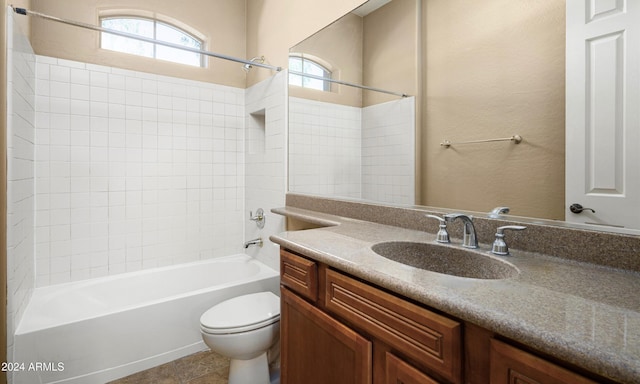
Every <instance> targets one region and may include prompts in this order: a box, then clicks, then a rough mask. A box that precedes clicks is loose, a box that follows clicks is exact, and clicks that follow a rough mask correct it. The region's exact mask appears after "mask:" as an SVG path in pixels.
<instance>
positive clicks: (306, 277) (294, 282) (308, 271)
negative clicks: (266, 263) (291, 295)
mask: <svg viewBox="0 0 640 384" xmlns="http://www.w3.org/2000/svg"><path fill="white" fill-rule="evenodd" d="M280 283H281V284H282V285H284V286H286V287H287V288H289V289H291V290H292V291H294V292H296V293H297V294H299V295H300V296H303V297H305V298H307V299H309V300H311V301H313V302H315V301H316V300H317V299H318V266H317V264H316V263H315V262H314V261H311V260H308V259H305V258H304V257H300V256H298V255H295V254H293V253H291V252H287V251H285V250H281V251H280Z"/></svg>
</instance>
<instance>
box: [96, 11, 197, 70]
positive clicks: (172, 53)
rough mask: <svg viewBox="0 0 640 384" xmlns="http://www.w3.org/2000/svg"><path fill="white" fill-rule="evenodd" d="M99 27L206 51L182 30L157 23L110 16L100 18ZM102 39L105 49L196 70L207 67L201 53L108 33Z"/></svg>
mask: <svg viewBox="0 0 640 384" xmlns="http://www.w3.org/2000/svg"><path fill="white" fill-rule="evenodd" d="M100 25H101V26H102V27H103V28H108V29H114V30H116V31H120V32H126V33H130V34H133V35H140V36H144V37H148V38H151V39H155V40H158V41H166V42H168V43H173V44H180V45H184V46H185V47H190V48H196V49H203V47H204V42H203V41H202V39H199V38H197V37H196V36H194V35H192V34H190V33H188V32H186V31H184V30H183V29H180V28H178V27H175V26H173V25H170V24H167V23H164V22H162V21H159V20H156V19H151V18H145V17H138V16H109V17H102V18H100ZM101 35H102V36H101V39H100V47H101V48H104V49H109V50H112V51H118V52H124V53H130V54H133V55H139V56H145V57H153V58H156V59H160V60H167V61H172V62H174V63H181V64H187V65H193V66H195V67H204V66H205V60H204V56H203V55H201V54H199V53H194V52H189V51H184V50H181V49H177V48H170V47H165V46H163V45H159V44H153V43H147V42H144V41H140V40H134V39H130V38H127V37H123V36H117V35H113V34H110V33H105V32H103V33H102V34H101Z"/></svg>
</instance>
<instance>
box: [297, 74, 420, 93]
mask: <svg viewBox="0 0 640 384" xmlns="http://www.w3.org/2000/svg"><path fill="white" fill-rule="evenodd" d="M289 74H291V75H298V76H302V77H309V78H312V79H316V80H322V81H328V82H330V83H336V84H341V85H346V86H349V87H355V88H361V89H366V90H367V91H376V92H382V93H387V94H389V95H395V96H400V97H409V95H407V94H406V93H400V92H393V91H387V90H385V89H380V88H374V87H368V86H366V85H360V84H356V83H349V82H347V81H342V80H335V79H331V78H328V77H324V76H318V75H312V74H310V73H302V72H298V71H292V70H291V69H290V70H289Z"/></svg>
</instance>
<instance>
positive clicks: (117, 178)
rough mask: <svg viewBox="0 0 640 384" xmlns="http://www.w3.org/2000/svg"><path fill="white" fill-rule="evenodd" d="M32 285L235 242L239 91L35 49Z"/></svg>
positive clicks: (205, 253)
mask: <svg viewBox="0 0 640 384" xmlns="http://www.w3.org/2000/svg"><path fill="white" fill-rule="evenodd" d="M36 76H37V87H36V88H37V89H36V207H37V210H36V250H35V254H36V266H37V268H36V270H37V285H38V286H43V285H48V284H55V283H62V282H67V281H74V280H81V279H86V278H92V277H98V276H104V275H111V274H117V273H122V272H128V271H135V270H139V269H146V268H152V267H157V266H163V265H171V264H178V263H183V262H189V261H195V260H199V259H203V258H210V257H217V256H224V255H229V254H233V253H239V252H241V251H242V242H243V230H244V219H245V217H244V212H243V208H244V182H245V181H244V129H243V128H244V89H237V88H231V87H226V86H219V85H214V84H210V83H204V82H196V81H189V80H182V79H176V78H169V77H163V76H157V75H153V74H147V73H140V72H133V71H127V70H121V69H117V68H111V67H105V66H98V65H92V64H85V63H80V62H72V61H66V60H61V59H56V58H50V57H42V56H38V57H37V71H36Z"/></svg>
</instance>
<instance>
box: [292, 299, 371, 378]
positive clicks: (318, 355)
mask: <svg viewBox="0 0 640 384" xmlns="http://www.w3.org/2000/svg"><path fill="white" fill-rule="evenodd" d="M281 291H282V296H281V298H282V308H281V317H280V326H281V335H282V339H281V348H282V350H281V353H282V355H281V381H282V384H301V383H304V384H327V383H331V384H342V383H344V384H347V383H349V384H371V365H372V361H373V360H372V354H371V342H370V341H368V340H367V339H365V338H363V337H362V336H360V335H359V334H357V333H356V332H354V331H353V330H351V329H350V328H348V327H346V326H345V325H344V324H341V323H339V322H338V321H336V320H335V319H333V318H331V317H330V316H329V315H327V314H326V313H324V312H322V311H320V310H319V309H318V308H316V307H314V306H312V305H311V304H309V303H308V302H306V301H305V300H303V299H302V298H300V297H298V296H297V295H296V294H294V293H292V292H291V291H289V290H288V289H286V288H284V287H282V289H281Z"/></svg>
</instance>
